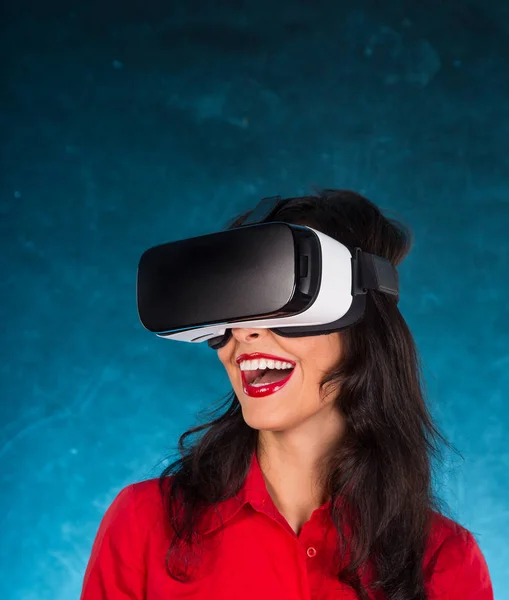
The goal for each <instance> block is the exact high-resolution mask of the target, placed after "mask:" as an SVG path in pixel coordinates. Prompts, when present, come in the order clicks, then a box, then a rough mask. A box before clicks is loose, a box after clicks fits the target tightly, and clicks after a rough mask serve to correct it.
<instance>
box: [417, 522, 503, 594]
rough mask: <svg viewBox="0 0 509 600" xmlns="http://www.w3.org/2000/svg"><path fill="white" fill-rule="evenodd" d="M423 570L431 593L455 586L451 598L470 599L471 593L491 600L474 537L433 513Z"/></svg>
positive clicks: (489, 587)
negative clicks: (473, 591) (473, 592)
mask: <svg viewBox="0 0 509 600" xmlns="http://www.w3.org/2000/svg"><path fill="white" fill-rule="evenodd" d="M425 569H426V575H427V577H426V579H428V581H429V583H430V584H431V586H432V588H433V590H437V591H440V590H446V589H447V590H450V589H451V586H452V585H454V586H455V592H456V594H457V595H455V596H452V597H453V598H456V597H458V598H459V597H464V598H467V599H468V598H470V597H472V596H471V595H469V594H471V592H472V590H476V591H477V592H478V593H479V594H481V595H479V596H475V597H476V598H479V599H482V600H484V599H491V598H493V595H492V594H493V592H492V590H491V582H490V575H489V571H488V566H487V564H486V561H485V558H484V556H483V554H482V552H481V549H480V547H479V544H478V542H477V540H476V539H475V537H474V535H473V533H472V532H471V531H469V530H468V529H467V528H466V527H463V526H462V525H460V524H459V523H457V522H456V521H454V520H453V519H451V518H449V517H446V516H445V515H443V514H441V513H438V512H435V511H433V513H432V517H431V530H430V534H429V537H428V545H427V548H426V555H425ZM469 590H470V591H469ZM463 592H464V596H461V593H463ZM467 592H468V593H467ZM458 594H459V595H458Z"/></svg>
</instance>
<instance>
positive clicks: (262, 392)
mask: <svg viewBox="0 0 509 600" xmlns="http://www.w3.org/2000/svg"><path fill="white" fill-rule="evenodd" d="M261 358H265V359H267V360H278V361H281V362H287V363H290V364H291V365H293V367H294V368H293V369H292V371H291V372H290V373H289V374H288V375H287V376H286V377H285V378H284V379H282V380H281V381H275V382H273V383H264V384H263V385H256V386H255V385H251V384H250V383H248V381H247V379H246V371H241V372H240V373H241V376H242V387H243V390H244V393H245V394H246V395H247V396H250V397H251V398H263V397H265V396H270V395H271V394H275V393H276V392H278V391H279V390H280V389H281V388H283V387H284V386H285V385H286V384H287V383H288V382H289V381H290V379H291V377H292V375H293V372H294V370H295V364H296V363H295V361H293V360H290V359H289V358H285V357H283V356H274V355H273V354H265V353H264V352H253V353H251V354H241V355H240V356H239V357H237V359H236V362H237V364H238V365H239V366H240V363H241V362H242V361H244V360H255V359H261Z"/></svg>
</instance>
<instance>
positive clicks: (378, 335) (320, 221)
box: [160, 190, 451, 600]
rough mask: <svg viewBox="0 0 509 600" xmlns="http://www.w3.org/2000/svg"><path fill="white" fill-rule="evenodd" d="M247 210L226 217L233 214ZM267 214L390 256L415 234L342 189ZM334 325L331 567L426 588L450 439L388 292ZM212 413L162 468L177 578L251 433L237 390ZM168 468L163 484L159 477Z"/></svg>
mask: <svg viewBox="0 0 509 600" xmlns="http://www.w3.org/2000/svg"><path fill="white" fill-rule="evenodd" d="M248 215H249V213H245V214H243V215H241V216H239V217H238V218H236V219H235V220H234V221H233V222H231V224H230V225H229V227H238V226H240V225H241V224H242V223H243V221H244V220H245V218H246V217H247V216H248ZM271 220H272V221H286V222H288V223H294V224H301V225H308V226H310V227H313V228H314V229H317V230H319V231H321V232H323V233H325V234H327V235H329V236H330V237H333V238H335V239H336V240H339V241H340V242H342V243H344V244H345V245H347V246H349V247H351V248H355V247H360V248H361V249H362V250H364V251H366V252H369V253H372V254H376V255H378V256H382V257H385V258H387V259H388V260H389V261H390V262H391V263H392V264H393V265H394V266H398V265H399V264H400V263H401V261H402V260H403V259H404V257H405V256H406V255H407V254H408V252H409V251H410V248H411V246H412V235H411V232H410V230H409V229H408V228H407V227H406V226H404V225H403V224H402V223H401V222H399V221H397V220H394V219H390V218H388V217H386V216H384V214H382V212H381V210H380V209H379V208H378V207H377V206H376V205H375V204H373V203H372V202H370V201H369V200H367V199H366V198H364V197H363V196H361V195H360V194H357V193H355V192H351V191H345V190H323V191H321V192H319V193H318V194H317V195H315V196H304V197H300V198H290V199H288V200H287V202H286V203H285V204H284V206H283V207H282V208H280V210H279V211H278V212H277V213H276V214H275V215H274V216H273V217H272V219H271ZM402 293H403V295H404V290H403V291H402ZM341 336H342V345H343V348H344V355H343V357H342V359H341V362H340V364H338V365H336V366H335V368H334V369H333V370H332V371H331V372H330V373H328V374H327V375H326V377H325V378H324V379H323V381H322V387H323V386H325V385H334V384H338V386H339V385H340V392H339V393H338V394H337V398H336V400H335V402H336V403H337V406H338V409H340V410H341V412H342V414H343V415H344V418H345V420H346V432H345V435H344V436H343V438H342V439H341V440H338V443H337V447H336V448H335V450H334V452H333V453H332V455H331V458H330V459H328V460H327V464H326V465H324V479H323V480H324V483H325V487H326V492H327V493H328V495H329V496H330V497H331V499H332V503H331V518H332V520H333V522H334V524H335V526H336V529H337V532H338V557H341V556H345V550H346V548H348V555H349V556H350V560H349V562H348V564H346V565H344V564H343V566H342V567H340V566H339V565H340V563H341V561H340V559H339V558H338V571H337V576H338V579H339V580H340V581H342V582H344V583H346V584H348V585H350V586H352V588H353V589H354V590H356V592H357V594H358V595H359V598H361V599H367V598H368V596H367V594H366V590H364V589H363V587H362V585H361V583H360V573H361V571H362V567H363V566H364V565H365V564H366V563H367V561H370V562H371V563H372V564H373V566H374V568H375V573H376V577H375V581H374V583H373V587H375V588H378V589H381V590H382V591H383V592H384V593H385V595H386V597H387V598H388V599H389V600H426V592H425V589H424V575H423V567H422V565H423V558H424V551H425V546H426V540H427V536H428V532H429V526H430V516H431V514H432V511H433V510H438V509H439V506H440V503H439V501H438V499H437V498H436V497H435V496H434V495H433V492H432V472H433V466H434V464H435V461H438V459H439V458H440V455H441V452H440V450H441V447H442V444H445V445H446V446H448V447H451V446H450V444H449V443H448V442H447V440H445V438H444V437H443V436H442V434H441V433H440V432H439V431H438V429H437V427H436V425H435V424H434V422H433V420H432V418H431V416H430V414H429V411H428V408H427V406H426V402H425V399H424V392H423V379H422V372H421V366H420V362H419V358H418V354H417V350H416V347H415V343H414V340H413V337H412V335H411V333H410V331H409V328H408V326H407V324H406V322H405V319H404V318H403V316H402V315H401V313H400V310H399V308H398V305H397V303H396V300H395V299H394V298H393V297H389V296H387V295H385V294H382V293H379V292H376V291H368V294H367V306H366V311H365V316H364V318H363V319H362V320H361V321H359V322H357V323H356V324H354V325H353V326H351V327H350V328H349V329H347V330H345V331H343V332H341ZM214 414H216V415H218V416H216V418H215V419H213V420H211V421H209V422H208V423H206V424H204V425H201V426H199V427H194V428H192V429H190V430H188V431H186V432H185V433H184V434H183V435H182V436H181V437H180V439H179V444H178V447H179V451H180V455H181V458H180V459H179V460H177V461H175V462H173V463H172V464H170V465H169V466H168V467H167V468H166V469H165V470H164V471H163V473H162V475H161V480H160V481H161V491H162V493H163V495H164V501H165V505H166V508H167V510H168V520H169V524H170V525H171V527H172V534H173V538H172V543H171V546H170V548H169V551H168V555H167V568H168V572H169V573H170V575H172V576H173V577H176V578H177V579H181V580H185V576H183V575H181V574H182V573H184V572H185V570H186V569H185V568H182V567H177V566H176V562H177V563H178V561H179V560H180V562H182V560H185V559H184V558H183V557H184V556H188V555H186V554H185V553H182V547H183V546H187V547H188V548H189V547H191V546H192V545H193V544H198V543H199V538H198V537H197V534H196V531H197V528H196V526H197V524H198V521H199V517H200V515H201V514H202V513H203V511H205V510H207V509H208V508H211V507H214V506H215V505H216V504H217V503H219V502H221V501H223V500H225V499H227V498H229V497H231V496H233V495H235V494H236V493H237V492H238V491H239V489H240V488H241V486H242V484H243V482H244V479H245V477H246V474H247V471H248V469H249V465H250V460H251V457H252V454H253V452H254V451H255V450H256V446H257V441H258V432H257V431H256V430H253V429H252V428H251V427H249V426H248V425H247V424H246V423H245V422H244V420H243V417H242V413H241V410H240V405H239V402H238V400H237V397H236V396H235V394H234V392H232V393H231V394H230V395H229V396H228V397H227V400H226V402H225V403H224V404H223V405H221V406H220V407H219V408H218V409H217V410H216V411H213V412H212V413H209V417H212V416H213V415H214ZM197 433H201V435H200V436H199V438H198V439H197V440H196V441H195V442H194V443H192V444H190V445H189V447H187V448H186V444H185V442H186V440H187V439H188V438H189V437H190V436H192V435H194V434H197ZM168 476H171V486H170V487H168V486H167V485H165V484H166V483H167V481H168ZM348 507H350V508H351V507H355V510H354V511H351V510H350V511H348V510H346V509H347V508H348ZM346 514H348V515H349V517H348V527H349V530H350V532H351V533H350V534H349V535H348V538H346V537H345V535H344V531H345V515H346Z"/></svg>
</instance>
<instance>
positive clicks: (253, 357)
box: [237, 352, 296, 398]
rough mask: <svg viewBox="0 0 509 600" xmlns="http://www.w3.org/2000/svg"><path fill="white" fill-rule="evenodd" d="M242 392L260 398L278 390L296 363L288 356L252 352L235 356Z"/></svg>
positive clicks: (285, 382)
mask: <svg viewBox="0 0 509 600" xmlns="http://www.w3.org/2000/svg"><path fill="white" fill-rule="evenodd" d="M237 364H238V365H239V368H240V373H241V377H242V387H243V390H244V393H245V394H246V395H247V396H250V397H252V398H261V397H264V396H269V395H271V394H274V393H276V392H278V391H279V390H280V389H281V388H283V387H284V386H285V385H286V384H287V383H288V382H289V381H290V379H291V377H292V375H293V372H294V370H295V365H296V363H295V362H294V361H293V360H290V359H288V358H284V357H280V356H274V355H272V354H263V353H260V352H254V353H252V354H242V355H241V356H239V357H238V358H237Z"/></svg>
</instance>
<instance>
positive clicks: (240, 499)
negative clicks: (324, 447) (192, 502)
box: [200, 450, 330, 535]
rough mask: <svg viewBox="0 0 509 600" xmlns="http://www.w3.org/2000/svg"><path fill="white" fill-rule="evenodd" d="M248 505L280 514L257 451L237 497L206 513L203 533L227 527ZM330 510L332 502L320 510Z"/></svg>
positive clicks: (262, 510)
mask: <svg viewBox="0 0 509 600" xmlns="http://www.w3.org/2000/svg"><path fill="white" fill-rule="evenodd" d="M246 504H250V505H251V506H252V507H253V508H254V509H255V510H258V511H260V512H265V513H267V514H269V515H275V514H276V513H277V512H278V511H277V508H276V506H275V505H274V502H273V501H272V498H271V496H270V494H269V492H268V491H267V486H266V484H265V479H264V477H263V472H262V469H261V467H260V463H259V461H258V456H257V452H256V450H255V451H254V452H253V455H252V457H251V463H250V466H249V470H248V472H247V475H246V478H245V480H244V483H243V484H242V487H241V488H240V490H239V491H238V492H237V494H236V495H235V496H233V497H231V498H228V499H227V500H223V502H219V503H218V504H217V505H215V506H212V507H210V509H208V510H207V511H206V512H205V514H204V515H203V517H202V521H201V527H200V530H201V532H202V533H203V534H204V535H206V534H208V533H212V532H213V531H215V530H216V529H218V528H219V527H221V526H222V525H225V524H226V523H227V522H228V521H229V520H230V519H232V518H233V517H234V516H235V515H236V514H237V513H238V512H239V511H240V510H241V509H242V508H243V507H244V506H245V505H246ZM329 508H330V500H329V501H328V502H326V503H325V504H323V505H322V506H321V507H320V509H319V510H320V512H322V511H323V513H324V514H325V515H326V514H327V513H328V511H329Z"/></svg>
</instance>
